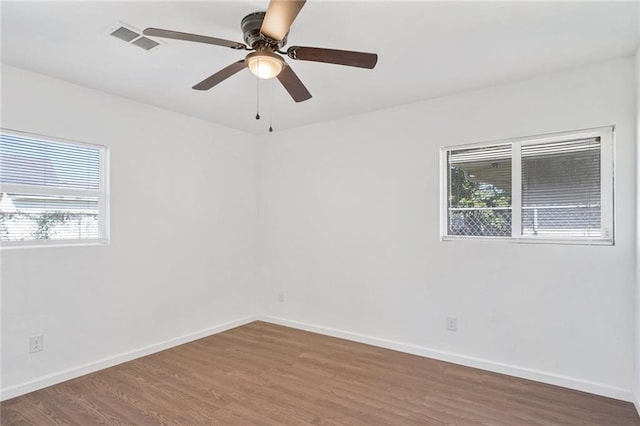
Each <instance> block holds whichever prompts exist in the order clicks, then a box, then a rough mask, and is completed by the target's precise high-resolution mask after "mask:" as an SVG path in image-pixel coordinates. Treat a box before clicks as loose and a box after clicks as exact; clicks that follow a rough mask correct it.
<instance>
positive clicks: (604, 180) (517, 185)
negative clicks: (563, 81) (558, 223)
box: [440, 125, 615, 246]
mask: <svg viewBox="0 0 640 426" xmlns="http://www.w3.org/2000/svg"><path fill="white" fill-rule="evenodd" d="M614 130H615V126H613V125H611V126H603V127H596V128H591V129H582V130H574V131H566V132H558V133H550V134H544V135H536V136H525V137H518V138H509V139H502V140H494V141H488V142H477V143H470V144H461V145H449V146H445V147H442V148H441V149H440V237H441V240H442V241H458V240H462V241H502V242H511V243H534V244H576V245H611V246H612V245H614V243H615V198H614V195H615V188H614V187H615V180H614V179H615V176H614V168H615V164H614V163H615V155H614V154H615V137H614V136H615V135H614ZM594 137H597V138H600V197H601V198H600V215H601V216H600V217H601V219H600V220H601V222H600V229H601V231H602V236H600V237H571V236H565V237H559V236H548V235H527V236H525V235H523V234H522V156H521V154H522V147H523V146H525V145H535V144H542V143H553V142H562V141H568V140H575V139H588V138H594ZM497 145H510V146H511V149H512V153H511V189H512V192H511V236H509V237H502V236H474V235H448V229H449V223H448V213H449V200H448V198H449V188H448V178H447V176H448V170H449V163H448V153H449V152H450V151H453V150H460V149H470V148H484V147H491V146H497Z"/></svg>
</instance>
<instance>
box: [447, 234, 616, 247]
mask: <svg viewBox="0 0 640 426" xmlns="http://www.w3.org/2000/svg"><path fill="white" fill-rule="evenodd" d="M442 241H477V242H489V241H491V242H500V243H516V244H563V245H580V246H613V245H615V243H614V240H613V239H612V238H597V239H586V238H557V237H535V238H531V237H529V238H527V237H520V238H514V237H466V236H451V235H443V236H442Z"/></svg>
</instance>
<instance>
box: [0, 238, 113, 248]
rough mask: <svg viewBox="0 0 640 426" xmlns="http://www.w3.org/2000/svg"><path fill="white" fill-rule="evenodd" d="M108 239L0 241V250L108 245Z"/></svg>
mask: <svg viewBox="0 0 640 426" xmlns="http://www.w3.org/2000/svg"><path fill="white" fill-rule="evenodd" d="M108 245H109V240H108V239H99V240H36V241H2V242H0V250H20V249H30V248H37V249H42V248H53V247H87V246H108Z"/></svg>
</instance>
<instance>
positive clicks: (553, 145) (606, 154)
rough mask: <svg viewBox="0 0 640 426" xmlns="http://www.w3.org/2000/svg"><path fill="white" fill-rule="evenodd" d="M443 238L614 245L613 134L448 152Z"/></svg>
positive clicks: (540, 139) (573, 134)
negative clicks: (488, 238) (489, 238)
mask: <svg viewBox="0 0 640 426" xmlns="http://www.w3.org/2000/svg"><path fill="white" fill-rule="evenodd" d="M443 154H444V155H443V156H442V158H443V170H445V172H443V173H444V174H443V182H446V187H443V188H442V192H443V203H442V205H443V217H444V218H446V220H443V236H444V237H449V238H466V237H501V238H503V239H517V240H521V241H548V242H562V243H566V242H570V243H571V242H577V243H580V242H586V243H602V244H613V129H612V128H611V127H607V128H599V129H592V130H585V131H576V132H566V133H561V134H556V135H546V136H540V137H532V138H521V139H517V140H513V141H505V142H502V143H500V144H493V145H492V144H486V145H485V144H481V145H476V146H467V147H451V148H443Z"/></svg>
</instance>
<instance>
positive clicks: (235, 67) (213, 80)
mask: <svg viewBox="0 0 640 426" xmlns="http://www.w3.org/2000/svg"><path fill="white" fill-rule="evenodd" d="M246 67H247V64H246V63H245V60H244V59H241V60H239V61H238V62H234V63H232V64H231V65H229V66H228V67H225V68H222V69H221V70H220V71H218V72H217V73H215V74H213V75H212V76H210V77H207V78H205V79H204V80H202V81H201V82H200V83H198V84H196V85H195V86H193V88H194V89H195V90H209V89H211V88H212V87H213V86H215V85H216V84H218V83H221V82H223V81H224V80H226V79H227V78H229V77H231V76H232V75H234V74H235V73H237V72H239V71H242V70H243V69H245V68H246Z"/></svg>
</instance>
